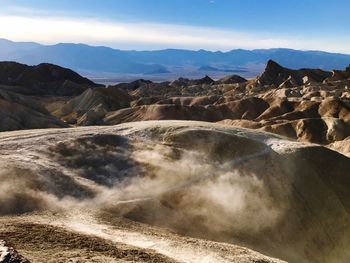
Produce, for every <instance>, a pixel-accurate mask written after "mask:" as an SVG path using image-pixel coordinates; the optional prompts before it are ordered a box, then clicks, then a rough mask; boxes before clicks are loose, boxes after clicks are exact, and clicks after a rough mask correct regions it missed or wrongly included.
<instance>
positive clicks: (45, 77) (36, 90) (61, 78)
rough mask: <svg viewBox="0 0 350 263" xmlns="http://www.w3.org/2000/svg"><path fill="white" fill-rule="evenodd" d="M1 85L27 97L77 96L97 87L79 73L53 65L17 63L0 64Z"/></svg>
mask: <svg viewBox="0 0 350 263" xmlns="http://www.w3.org/2000/svg"><path fill="white" fill-rule="evenodd" d="M0 84H1V85H6V86H11V87H12V88H11V90H12V91H15V92H18V93H22V94H27V95H59V96H75V95H79V94H80V93H82V92H83V91H84V90H86V89H87V88H88V87H97V86H98V85H97V84H95V83H93V82H92V81H90V80H89V79H87V78H84V77H82V76H80V75H79V74H78V73H76V72H74V71H72V70H70V69H66V68H62V67H59V66H56V65H52V64H47V63H43V64H39V65H37V66H28V65H24V64H19V63H16V62H0Z"/></svg>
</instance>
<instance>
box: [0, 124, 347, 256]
mask: <svg viewBox="0 0 350 263" xmlns="http://www.w3.org/2000/svg"><path fill="white" fill-rule="evenodd" d="M0 147H1V151H2V156H0V165H1V175H0V176H1V182H2V184H1V186H0V187H1V195H0V198H1V200H2V204H3V205H2V206H1V208H0V214H1V215H2V216H3V217H4V216H5V218H6V217H7V218H11V216H12V215H14V214H23V213H35V214H38V213H39V215H40V214H42V216H40V217H39V219H38V217H35V218H36V219H35V220H36V222H41V223H40V224H43V223H45V224H50V225H54V226H60V227H64V228H66V229H68V230H69V231H72V230H74V231H78V232H81V233H89V234H92V235H97V236H100V237H102V236H103V237H104V238H107V237H108V238H111V237H110V236H108V235H107V234H105V235H102V234H101V233H104V232H100V231H102V230H101V229H100V228H101V227H102V229H105V230H104V231H105V232H106V231H107V232H106V233H108V231H112V230H111V229H110V228H111V227H112V225H113V222H115V220H117V221H118V220H119V219H118V218H120V220H122V219H123V218H124V219H125V218H126V219H131V220H133V221H136V222H142V223H144V224H147V225H153V226H158V227H166V228H168V229H171V230H173V231H174V232H176V233H178V234H181V235H184V236H193V237H197V238H206V239H209V240H215V241H221V242H227V243H232V244H240V245H243V246H246V247H249V248H252V249H255V250H258V251H260V252H262V253H265V254H268V255H270V256H274V257H278V258H281V259H284V260H287V261H290V262H347V261H348V260H349V254H348V252H347V251H348V249H347V248H348V246H349V240H348V236H349V230H350V229H349V227H348V226H349V224H348V223H349V220H350V218H349V213H348V210H349V200H350V196H349V192H348V189H349V186H350V185H349V184H350V178H348V172H347V171H348V170H349V169H350V161H349V159H348V158H347V157H345V156H343V155H341V154H339V153H337V152H334V151H331V150H328V149H326V148H323V147H321V146H317V145H313V144H305V143H297V142H293V141H288V140H286V139H283V138H281V137H278V136H275V135H272V134H268V133H262V132H254V131H251V130H246V129H241V128H232V127H229V126H223V125H218V124H209V123H204V122H184V121H163V122H159V121H158V122H140V123H130V124H123V125H118V126H112V127H88V128H76V129H61V130H57V129H56V130H38V131H19V132H5V133H2V134H1V135H0ZM72 211H75V212H74V213H73V214H72ZM52 212H54V214H53V216H50V217H47V216H45V214H46V213H52ZM65 214H67V215H66V216H67V218H66V219H65V216H63V218H61V216H60V215H65ZM79 215H80V216H79ZM72 216H73V217H72ZM71 217H72V219H70V218H71ZM33 218H34V217H33ZM40 218H41V219H40ZM45 218H49V220H46V219H45ZM89 218H91V220H92V221H91V220H90V219H89ZM93 218H95V219H93ZM73 219H74V220H73ZM9 220H10V219H9ZM26 220H29V221H30V220H34V219H30V214H29V217H27V219H26ZM72 220H73V221H72ZM93 220H98V221H99V223H97V221H96V222H95V221H93ZM69 222H71V223H69ZM102 224H103V225H102ZM108 225H109V227H107V226H108ZM99 229H100V230H99ZM108 229H109V230H108ZM146 229H147V228H146ZM3 231H4V230H2V231H1V230H0V236H1V237H2V238H4V235H3V234H1V233H5V232H3ZM144 231H146V230H144ZM111 233H112V232H111ZM128 235H129V234H128ZM167 235H168V236H167V237H166V238H167V239H169V238H170V239H171V235H170V236H169V234H167ZM5 237H6V236H5ZM144 238H145V237H144ZM149 238H150V237H148V239H147V240H149ZM125 240H129V241H130V240H133V241H130V244H131V243H132V244H133V245H139V246H145V243H142V244H141V243H140V242H139V243H137V240H138V238H134V239H128V238H125ZM125 242H126V241H125ZM147 242H149V241H147ZM152 242H153V241H152ZM172 242H173V241H172ZM174 242H175V241H174ZM193 242H195V241H193ZM196 242H199V241H196ZM176 244H178V243H176ZM159 246H160V244H159V243H154V245H153V249H155V250H156V251H158V252H160V251H163V253H165V255H167V256H169V255H172V257H173V259H175V260H176V259H179V257H180V256H181V253H180V254H178V256H177V257H176V256H175V254H172V252H170V251H169V247H168V248H167V249H165V250H164V247H163V248H162V249H163V250H162V249H161V248H160V247H159ZM177 246H180V245H179V244H178V245H177ZM222 246H225V245H222ZM180 247H181V246H180ZM182 249H183V248H182ZM222 249H223V247H222ZM164 251H165V252H164ZM180 251H181V249H180ZM194 251H195V250H194ZM205 251H207V253H209V251H211V252H210V253H214V252H215V251H216V250H212V249H209V248H207V249H206V250H205ZM224 251H225V252H220V253H219V252H218V251H216V252H215V253H214V254H215V255H216V256H215V257H216V260H215V261H217V262H226V261H225V260H224V258H226V259H227V260H228V262H230V261H231V262H232V261H234V259H236V260H238V258H237V257H238V254H236V252H235V251H236V250H235V249H233V248H229V247H225V250H224ZM246 253H248V254H249V253H251V252H246ZM28 255H29V256H30V253H29V254H28ZM224 255H226V256H224ZM24 256H26V255H24ZM187 257H188V258H189V259H190V258H191V257H190V256H189V255H187ZM257 257H258V258H259V257H260V258H261V260H263V259H262V256H257ZM229 258H230V259H231V260H229ZM254 260H255V261H254ZM254 260H253V258H252V260H251V261H249V260H247V261H244V260H242V261H237V262H257V261H256V260H258V259H257V258H255V259H254ZM185 261H186V260H185ZM215 261H208V262H215ZM188 262H196V261H191V260H189V261H188ZM266 262H274V261H269V260H268V259H266Z"/></svg>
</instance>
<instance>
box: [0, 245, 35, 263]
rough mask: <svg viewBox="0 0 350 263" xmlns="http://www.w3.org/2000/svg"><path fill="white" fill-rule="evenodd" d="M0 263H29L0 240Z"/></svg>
mask: <svg viewBox="0 0 350 263" xmlns="http://www.w3.org/2000/svg"><path fill="white" fill-rule="evenodd" d="M0 263H30V262H29V260H27V259H26V258H24V257H23V256H21V255H20V254H19V253H18V252H17V250H16V249H14V248H13V247H10V246H8V245H7V244H6V242H5V241H3V240H0Z"/></svg>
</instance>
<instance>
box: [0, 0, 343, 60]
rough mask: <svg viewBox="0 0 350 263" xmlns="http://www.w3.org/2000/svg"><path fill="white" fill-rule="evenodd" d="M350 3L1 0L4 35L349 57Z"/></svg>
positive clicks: (335, 0) (39, 39)
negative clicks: (290, 50) (282, 50)
mask: <svg viewBox="0 0 350 263" xmlns="http://www.w3.org/2000/svg"><path fill="white" fill-rule="evenodd" d="M349 10H350V1H349V0H332V1H330V0H0V25H1V26H0V38H6V39H10V40H14V41H34V42H39V43H43V44H55V43H61V42H72V43H86V44H90V45H104V46H110V47H113V48H119V49H129V50H130V49H135V50H155V49H164V48H184V49H193V50H198V49H206V50H213V51H216V50H221V51H227V50H231V49H236V48H243V49H256V48H279V47H284V48H294V49H302V50H324V51H331V52H339V53H348V54H350V27H349V23H350V22H349Z"/></svg>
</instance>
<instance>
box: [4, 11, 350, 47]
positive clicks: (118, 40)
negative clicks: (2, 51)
mask: <svg viewBox="0 0 350 263" xmlns="http://www.w3.org/2000/svg"><path fill="white" fill-rule="evenodd" d="M0 24H1V25H2V26H1V27H0V37H2V38H8V39H11V40H16V41H37V42H41V43H46V44H53V43H57V42H82V43H87V44H92V45H108V46H112V47H115V48H123V49H159V48H189V49H200V48H203V49H208V50H230V49H234V48H246V49H254V48H271V47H288V48H297V49H319V50H327V51H337V52H346V53H350V46H349V45H348V44H347V43H346V42H344V43H342V42H339V41H335V40H332V39H329V40H323V41H320V40H318V39H303V38H297V37H276V36H273V35H269V34H264V33H243V32H238V31H233V30H223V29H219V28H211V27H197V26H184V25H173V24H159V23H124V22H116V21H101V20H95V19H87V18H79V19H76V18H71V17H61V16H57V17H48V16H43V15H41V16H40V15H38V16H35V17H34V16H26V15H1V16H0Z"/></svg>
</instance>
